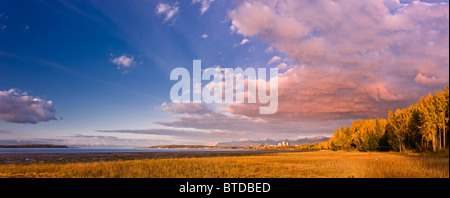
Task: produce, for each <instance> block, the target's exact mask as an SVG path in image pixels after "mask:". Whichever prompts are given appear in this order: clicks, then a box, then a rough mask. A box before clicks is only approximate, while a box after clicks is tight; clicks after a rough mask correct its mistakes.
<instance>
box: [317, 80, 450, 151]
mask: <svg viewBox="0 0 450 198" xmlns="http://www.w3.org/2000/svg"><path fill="white" fill-rule="evenodd" d="M448 128H449V88H448V86H447V87H446V88H445V89H444V90H443V91H442V90H440V91H439V92H434V94H433V95H432V94H431V93H430V94H428V95H427V96H426V97H421V98H420V100H419V102H417V103H416V104H413V105H411V106H409V107H408V108H405V109H397V110H396V111H395V112H392V111H389V113H388V117H387V119H384V118H377V119H368V120H358V121H355V122H353V123H352V125H351V126H346V127H344V126H341V127H340V128H339V129H336V130H335V131H334V134H333V137H332V138H331V139H329V140H328V141H327V142H323V143H319V144H318V145H316V149H331V150H359V151H398V152H402V151H405V150H412V151H416V152H425V151H433V152H437V151H439V150H441V149H445V148H448V146H449V145H448V131H449V130H448Z"/></svg>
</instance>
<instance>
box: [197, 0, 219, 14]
mask: <svg viewBox="0 0 450 198" xmlns="http://www.w3.org/2000/svg"><path fill="white" fill-rule="evenodd" d="M213 2H214V0H192V3H193V4H196V3H201V4H202V5H201V8H200V12H201V15H203V14H204V13H205V12H206V11H207V10H208V9H209V7H210V6H211V4H212V3H213Z"/></svg>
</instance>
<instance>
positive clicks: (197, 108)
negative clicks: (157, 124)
mask: <svg viewBox="0 0 450 198" xmlns="http://www.w3.org/2000/svg"><path fill="white" fill-rule="evenodd" d="M157 108H158V109H160V110H164V111H169V112H172V113H190V114H206V113H212V112H213V110H212V109H210V108H208V107H207V105H206V104H205V103H174V104H167V103H163V104H162V105H161V106H159V107H157Z"/></svg>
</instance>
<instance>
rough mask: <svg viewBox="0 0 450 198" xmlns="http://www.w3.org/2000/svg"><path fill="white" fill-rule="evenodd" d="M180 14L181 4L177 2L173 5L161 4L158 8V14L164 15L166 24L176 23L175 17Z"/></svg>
mask: <svg viewBox="0 0 450 198" xmlns="http://www.w3.org/2000/svg"><path fill="white" fill-rule="evenodd" d="M179 12H180V2H178V1H177V2H175V3H174V4H173V5H169V4H165V3H159V4H158V5H157V6H156V14H158V15H164V16H165V17H164V22H167V21H172V23H173V22H175V16H176V15H177V14H178V13H179Z"/></svg>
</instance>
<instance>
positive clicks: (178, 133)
mask: <svg viewBox="0 0 450 198" xmlns="http://www.w3.org/2000/svg"><path fill="white" fill-rule="evenodd" d="M96 131H97V132H105V133H130V134H145V135H164V136H175V137H181V138H189V139H202V140H209V139H218V138H231V137H236V136H239V133H234V132H226V131H221V130H192V129H190V130H187V129H180V128H173V129H119V130H118V129H113V130H96Z"/></svg>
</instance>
